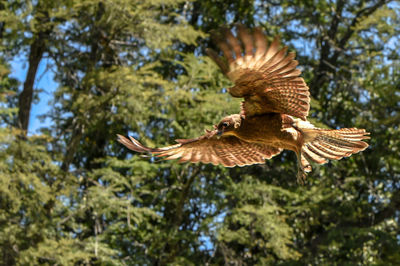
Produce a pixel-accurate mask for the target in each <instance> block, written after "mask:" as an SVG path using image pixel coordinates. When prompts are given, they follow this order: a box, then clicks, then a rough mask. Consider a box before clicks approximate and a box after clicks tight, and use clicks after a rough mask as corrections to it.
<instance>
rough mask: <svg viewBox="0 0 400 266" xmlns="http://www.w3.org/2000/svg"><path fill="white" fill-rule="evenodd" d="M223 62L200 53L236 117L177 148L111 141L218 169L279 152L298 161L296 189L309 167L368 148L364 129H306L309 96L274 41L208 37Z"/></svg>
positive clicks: (256, 36)
mask: <svg viewBox="0 0 400 266" xmlns="http://www.w3.org/2000/svg"><path fill="white" fill-rule="evenodd" d="M212 38H213V40H214V41H215V43H216V45H217V46H218V47H219V49H221V51H222V54H223V56H222V57H220V56H219V55H218V53H217V52H215V51H213V50H211V49H209V50H207V53H208V54H209V56H210V57H211V58H212V59H213V60H214V61H215V62H216V64H217V65H218V66H219V67H220V68H221V70H222V72H223V73H224V74H225V75H226V76H227V77H228V78H229V79H231V80H232V82H233V83H234V86H233V87H232V88H229V89H228V91H229V93H230V94H231V95H232V96H233V97H241V98H244V101H243V102H242V105H241V112H240V114H234V115H230V116H227V117H225V118H223V119H222V120H221V121H220V122H219V124H218V125H214V129H213V130H206V133H205V134H204V135H203V136H200V137H198V138H194V139H178V140H176V141H177V142H178V144H175V145H172V146H167V147H164V148H155V149H152V148H148V147H145V146H143V145H142V144H140V143H139V142H138V141H137V140H136V139H134V138H132V137H130V139H127V138H125V137H123V136H121V135H118V141H119V142H121V143H122V144H124V145H125V146H126V147H127V148H129V149H131V150H134V151H137V152H148V153H152V154H154V155H156V156H159V157H164V158H165V159H180V162H202V163H212V164H215V165H217V164H222V165H224V166H226V167H233V166H236V165H237V166H244V165H251V164H260V163H264V162H265V159H270V158H272V157H273V156H275V155H277V154H279V153H280V152H281V151H282V150H283V149H287V150H292V151H294V152H295V153H296V155H297V159H298V174H297V179H298V181H299V182H301V183H302V182H303V181H304V179H305V177H306V173H307V172H310V171H311V166H310V164H309V161H313V162H315V163H318V164H323V163H326V162H327V160H339V159H341V158H343V157H348V156H350V155H352V154H353V153H357V152H359V151H362V150H364V149H366V148H367V147H368V144H367V143H365V142H364V141H363V140H364V139H368V138H369V137H368V136H367V135H369V133H368V132H366V131H365V130H364V129H357V128H343V129H339V130H330V129H320V128H316V127H314V126H313V125H312V124H311V123H309V122H308V121H307V116H308V111H309V109H310V104H309V103H310V93H309V91H308V87H307V85H306V83H305V82H304V80H303V78H301V77H299V75H300V74H301V71H300V70H298V69H296V66H297V64H298V62H297V61H296V60H294V58H295V54H294V53H287V47H283V48H280V42H279V39H278V38H275V39H274V41H273V42H272V43H271V44H270V45H268V43H267V41H266V38H265V36H264V34H263V33H262V31H261V29H259V28H255V29H254V30H253V32H250V30H248V29H246V28H245V27H243V26H241V25H239V26H237V36H234V34H233V33H232V32H231V31H230V30H228V29H226V28H224V29H222V30H221V31H219V32H218V33H214V34H213V35H212Z"/></svg>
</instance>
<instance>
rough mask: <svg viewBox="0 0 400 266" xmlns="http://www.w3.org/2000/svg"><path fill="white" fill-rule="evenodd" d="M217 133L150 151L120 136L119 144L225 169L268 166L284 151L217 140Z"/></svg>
mask: <svg viewBox="0 0 400 266" xmlns="http://www.w3.org/2000/svg"><path fill="white" fill-rule="evenodd" d="M216 133H217V131H216V130H214V131H207V133H206V134H205V135H203V136H201V137H198V138H195V139H178V140H176V141H177V142H178V144H175V145H171V146H167V147H163V148H155V149H152V148H148V147H145V146H143V145H142V144H141V143H140V142H138V141H137V140H136V139H134V138H132V137H129V138H130V139H127V138H125V137H124V136H121V135H118V141H119V142H120V143H122V144H123V145H125V146H126V147H127V148H129V149H131V150H133V151H137V152H149V153H152V154H154V155H156V156H158V157H165V159H166V160H170V159H178V158H180V160H179V161H180V162H193V163H196V162H202V163H212V164H214V165H218V164H222V165H223V166H225V167H233V166H236V165H238V166H245V165H251V164H262V163H265V159H270V158H271V157H273V156H275V155H277V154H279V153H280V152H281V151H282V149H280V148H275V147H271V146H267V145H264V144H260V143H249V142H246V141H242V140H240V139H239V138H237V137H234V136H221V137H220V138H218V137H217V134H216Z"/></svg>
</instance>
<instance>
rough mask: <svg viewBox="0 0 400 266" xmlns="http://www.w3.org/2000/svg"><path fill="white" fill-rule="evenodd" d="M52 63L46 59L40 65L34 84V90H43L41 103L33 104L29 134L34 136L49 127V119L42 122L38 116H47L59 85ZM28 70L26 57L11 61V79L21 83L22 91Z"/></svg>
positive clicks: (40, 97) (40, 96) (40, 95)
mask: <svg viewBox="0 0 400 266" xmlns="http://www.w3.org/2000/svg"><path fill="white" fill-rule="evenodd" d="M51 66H52V64H51V62H50V60H49V59H47V58H44V59H43V60H42V61H41V62H40V64H39V69H38V72H37V74H36V79H35V83H34V89H35V91H37V90H38V89H41V90H42V91H41V92H40V93H39V99H40V100H39V101H38V102H34V103H33V104H32V109H31V114H30V120H29V128H28V134H29V135H33V134H35V133H39V128H41V127H43V126H45V125H48V124H49V123H50V121H49V119H46V120H45V121H43V122H42V121H40V120H39V118H38V116H40V115H43V114H46V113H48V112H49V111H50V109H51V106H50V104H49V102H50V100H51V99H52V98H53V93H54V91H55V90H56V89H57V87H58V83H57V82H55V81H54V73H53V70H52V69H51ZM27 70H28V63H27V60H26V57H24V56H21V57H16V58H14V60H13V61H11V75H10V76H11V77H13V78H16V79H18V80H19V81H20V90H22V87H23V82H24V81H25V78H26V72H27Z"/></svg>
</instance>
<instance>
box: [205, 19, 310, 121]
mask: <svg viewBox="0 0 400 266" xmlns="http://www.w3.org/2000/svg"><path fill="white" fill-rule="evenodd" d="M213 39H214V41H215V43H216V45H217V46H218V47H219V48H220V49H221V50H222V53H223V55H224V57H220V56H219V55H218V54H217V53H216V52H215V51H213V50H211V49H208V50H207V52H208V55H209V56H210V57H211V58H212V59H213V60H214V61H215V62H216V63H217V65H218V66H219V67H220V68H221V70H222V71H223V72H224V74H225V75H226V76H228V78H229V79H230V80H232V81H233V82H234V83H235V86H234V87H232V88H230V89H228V91H229V93H230V94H231V95H232V96H233V97H244V99H245V100H244V102H243V104H242V114H243V115H245V116H252V115H258V114H263V113H270V112H274V113H283V114H288V115H292V116H295V117H298V118H301V119H303V120H306V117H307V115H308V111H309V109H310V93H309V91H308V87H307V85H306V83H305V82H304V80H303V78H301V77H299V75H300V74H301V71H300V70H299V69H296V66H297V64H298V62H297V61H296V60H294V58H295V53H288V54H287V53H286V51H287V47H284V48H282V49H280V42H279V39H278V38H275V40H274V41H273V42H272V43H271V44H270V45H269V47H268V43H267V41H266V39H265V36H264V34H263V33H262V30H261V29H259V28H256V29H254V31H253V33H251V32H250V31H249V30H248V29H246V28H244V27H243V26H241V25H238V26H237V37H235V36H234V35H233V34H232V32H231V31H230V30H228V29H222V30H221V31H220V32H219V34H215V33H214V34H213Z"/></svg>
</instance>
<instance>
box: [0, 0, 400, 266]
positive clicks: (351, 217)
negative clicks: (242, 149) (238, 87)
mask: <svg viewBox="0 0 400 266" xmlns="http://www.w3.org/2000/svg"><path fill="white" fill-rule="evenodd" d="M234 23H243V24H245V25H247V26H248V27H254V26H260V27H262V28H263V30H264V31H265V32H266V34H267V36H268V38H269V39H270V40H272V38H273V37H274V36H275V35H279V36H280V37H281V40H282V42H283V44H285V45H288V46H289V50H291V51H296V52H297V59H298V61H299V62H300V68H301V70H302V71H303V74H302V76H303V77H304V79H305V80H306V82H307V83H308V84H309V87H310V92H311V95H312V101H311V113H310V120H311V121H312V122H313V123H316V124H317V125H318V126H320V127H325V128H337V127H359V128H365V129H367V131H369V132H371V140H370V141H369V143H370V147H369V148H368V149H367V150H365V151H364V152H362V153H360V154H356V155H354V156H352V157H351V158H346V159H343V160H341V161H337V162H330V163H328V164H326V165H323V166H317V165H313V167H314V171H313V172H312V174H310V175H309V177H308V181H307V183H306V185H304V186H299V185H297V183H296V178H295V176H296V165H295V160H296V158H295V155H294V153H292V152H283V153H282V154H281V155H279V156H277V157H274V158H273V159H272V160H269V161H266V164H265V165H254V166H248V167H243V168H238V167H236V168H232V169H227V168H223V167H221V166H213V165H204V164H178V163H177V162H175V161H160V160H157V159H152V158H149V157H145V156H140V155H138V154H133V153H131V152H130V151H128V150H127V149H126V148H124V147H123V146H122V145H120V144H119V143H118V142H117V141H116V134H117V133H119V134H123V135H132V136H134V137H137V138H138V139H140V140H141V141H142V142H143V143H144V144H146V145H149V146H158V145H165V144H168V143H173V140H174V139H176V138H189V137H195V136H198V135H199V134H201V133H202V132H203V130H204V129H206V128H208V129H210V128H211V126H212V125H213V124H215V123H217V122H218V121H219V119H220V118H221V117H223V116H225V115H228V114H231V113H237V112H238V111H239V100H238V99H233V98H232V97H230V96H229V95H228V94H227V93H226V88H227V87H229V86H230V83H229V81H228V80H227V79H226V78H225V77H224V76H223V75H222V74H221V72H220V71H219V70H218V69H217V67H216V65H215V64H213V63H212V62H211V60H210V59H209V58H207V57H206V56H205V49H206V48H207V47H213V44H212V42H211V41H210V39H209V33H210V31H211V30H213V29H218V28H219V27H221V26H222V25H233V24H234ZM399 50H400V5H399V3H398V2H396V1H389V0H374V1H365V0H357V1H356V0H351V1H344V0H306V1H299V0H288V1H275V0H255V1H251V0H223V1H222V0H197V1H196V0H193V1H186V0H185V1H184V0H146V1H143V0H81V1H77V0H35V1H23V0H8V1H0V105H1V110H0V261H1V263H2V264H3V265H14V264H48V265H56V264H58V265H71V264H107V265H133V264H136V265H143V264H147V265H150V264H152V265H153V264H154V265H165V264H174V265H198V264H202V265H203V264H207V265H223V264H225V265H253V264H259V265H278V264H282V265H304V264H309V265H314V264H338V265H344V264H347V265H364V264H388V265H396V264H397V265H398V264H399V263H400V252H399V250H400V229H399V218H400V217H399V216H400V211H399V206H400V137H399V135H400V134H399V133H400V132H399V124H400V112H399V111H400V79H399V77H400V64H399V62H400V61H399V60H400V57H399V52H398V51H399ZM23 67H25V68H24V69H25V70H23ZM21 73H23V74H21ZM38 114H39V115H38Z"/></svg>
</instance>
